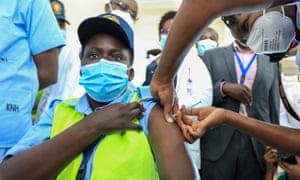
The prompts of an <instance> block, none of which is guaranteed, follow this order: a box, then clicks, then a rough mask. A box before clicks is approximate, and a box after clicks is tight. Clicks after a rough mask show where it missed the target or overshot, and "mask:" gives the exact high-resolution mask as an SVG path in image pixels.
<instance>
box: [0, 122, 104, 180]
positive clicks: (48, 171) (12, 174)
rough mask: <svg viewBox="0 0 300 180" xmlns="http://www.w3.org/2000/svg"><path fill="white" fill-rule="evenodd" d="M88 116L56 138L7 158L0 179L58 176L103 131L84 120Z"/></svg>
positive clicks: (0, 168) (0, 166) (1, 169)
mask: <svg viewBox="0 0 300 180" xmlns="http://www.w3.org/2000/svg"><path fill="white" fill-rule="evenodd" d="M86 118H87V119H85V120H83V121H80V122H79V123H77V124H75V125H74V126H72V127H70V128H69V129H67V130H65V131H64V132H63V133H61V134H59V135H57V136H56V137H54V138H53V139H51V140H48V141H46V142H45V143H42V144H40V145H38V146H36V147H33V148H31V149H29V150H27V151H24V152H22V153H20V154H18V155H16V156H14V157H11V158H9V159H8V160H6V161H4V162H3V163H2V164H1V165H0V179H23V180H26V179H28V180H31V179H49V178H50V177H55V175H56V174H57V173H58V172H59V171H60V170H61V169H62V168H64V167H65V165H66V164H68V162H70V161H71V160H72V159H73V158H74V157H76V156H77V155H78V154H79V153H80V152H82V151H83V149H85V148H86V147H87V146H88V145H89V144H91V143H92V142H94V141H95V140H96V139H97V138H98V137H99V135H100V134H102V133H101V130H99V128H97V127H98V126H97V125H96V124H93V123H86V122H84V121H88V120H91V119H90V118H91V117H86ZM33 169H35V171H34V170H33Z"/></svg>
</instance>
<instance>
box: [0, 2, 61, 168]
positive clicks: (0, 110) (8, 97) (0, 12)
mask: <svg viewBox="0 0 300 180" xmlns="http://www.w3.org/2000/svg"><path fill="white" fill-rule="evenodd" d="M0 24H1V25H0V32H1V35H0V42H1V43H0V72H1V76H0V84H1V88H0V94H1V98H0V117H1V121H0V129H1V131H0V149H1V148H2V149H3V148H10V147H12V146H13V145H14V144H16V143H17V142H18V140H19V139H20V138H21V137H22V136H23V135H24V134H25V132H26V131H27V130H28V129H29V128H30V127H31V126H32V119H31V110H32V107H33V104H34V101H35V97H36V94H37V91H38V87H39V82H38V76H37V68H36V65H35V63H34V60H33V58H32V55H36V54H39V53H41V52H43V51H46V50H49V49H51V48H54V47H60V46H63V45H64V39H63V36H62V34H61V32H60V30H59V27H58V24H57V21H56V19H55V16H54V13H53V11H52V9H51V6H50V3H49V0H1V1H0ZM0 162H1V157H0Z"/></svg>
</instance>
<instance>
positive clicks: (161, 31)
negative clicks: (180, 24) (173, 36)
mask: <svg viewBox="0 0 300 180" xmlns="http://www.w3.org/2000/svg"><path fill="white" fill-rule="evenodd" d="M169 31H170V29H169V28H168V29H164V28H163V29H161V30H160V34H168V33H169Z"/></svg>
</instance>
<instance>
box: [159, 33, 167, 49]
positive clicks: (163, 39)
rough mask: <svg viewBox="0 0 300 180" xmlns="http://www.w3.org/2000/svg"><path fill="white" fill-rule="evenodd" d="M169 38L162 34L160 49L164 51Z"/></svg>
mask: <svg viewBox="0 0 300 180" xmlns="http://www.w3.org/2000/svg"><path fill="white" fill-rule="evenodd" d="M167 36H168V35H166V34H161V35H160V47H161V48H162V49H163V48H164V47H165V45H166V41H167Z"/></svg>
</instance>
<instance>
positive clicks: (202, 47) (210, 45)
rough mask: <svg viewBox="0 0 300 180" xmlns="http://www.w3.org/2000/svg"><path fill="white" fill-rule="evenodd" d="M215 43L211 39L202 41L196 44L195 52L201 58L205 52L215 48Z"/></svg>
mask: <svg viewBox="0 0 300 180" xmlns="http://www.w3.org/2000/svg"><path fill="white" fill-rule="evenodd" d="M217 44H218V43H217V42H216V41H213V40H211V39H204V40H200V41H198V42H197V51H198V55H199V56H203V55H204V53H205V51H207V50H209V49H214V48H216V47H217Z"/></svg>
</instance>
